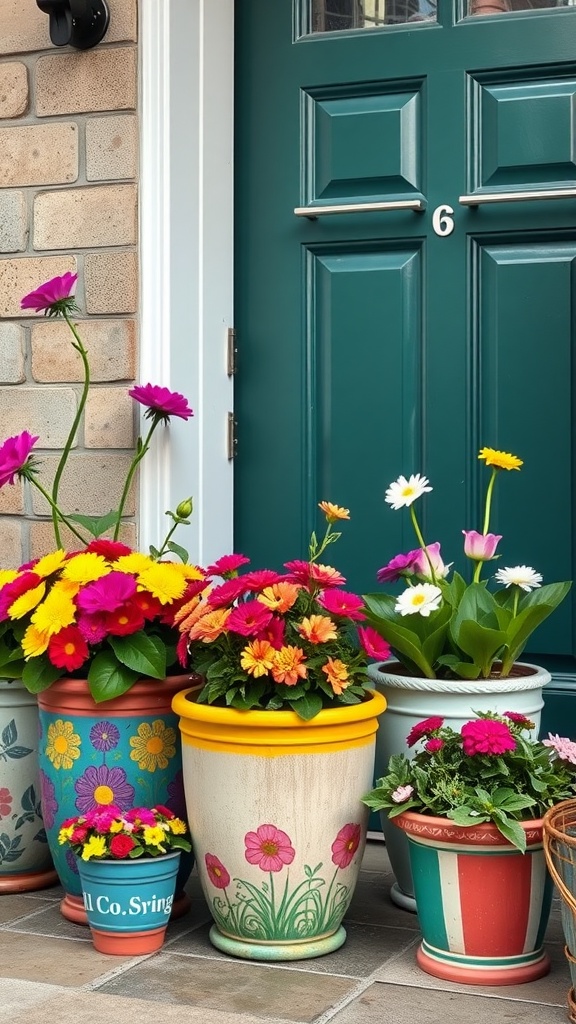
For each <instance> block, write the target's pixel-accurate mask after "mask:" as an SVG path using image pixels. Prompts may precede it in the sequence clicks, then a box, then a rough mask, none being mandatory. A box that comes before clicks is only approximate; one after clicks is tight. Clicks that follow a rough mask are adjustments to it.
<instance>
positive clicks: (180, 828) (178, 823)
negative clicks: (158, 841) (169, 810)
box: [166, 818, 187, 836]
mask: <svg viewBox="0 0 576 1024" xmlns="http://www.w3.org/2000/svg"><path fill="white" fill-rule="evenodd" d="M166 824H167V825H168V828H169V829H170V831H171V832H173V833H174V835H175V836H183V835H184V833H185V832H187V828H186V825H185V823H184V822H183V821H182V818H170V821H168V822H166Z"/></svg>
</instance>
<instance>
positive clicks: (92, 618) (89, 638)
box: [77, 613, 108, 644]
mask: <svg viewBox="0 0 576 1024" xmlns="http://www.w3.org/2000/svg"><path fill="white" fill-rule="evenodd" d="M77 625H78V629H79V630H80V633H81V634H82V636H83V637H84V639H85V641H86V643H87V644H99V643H100V641H101V640H104V638H105V637H106V636H107V635H108V630H107V628H106V616H105V614H104V613H101V614H98V615H82V614H80V615H79V616H78V622H77Z"/></svg>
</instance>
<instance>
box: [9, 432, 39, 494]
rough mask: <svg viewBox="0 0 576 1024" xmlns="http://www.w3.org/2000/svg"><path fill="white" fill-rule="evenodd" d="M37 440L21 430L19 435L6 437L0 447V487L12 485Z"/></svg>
mask: <svg viewBox="0 0 576 1024" xmlns="http://www.w3.org/2000/svg"><path fill="white" fill-rule="evenodd" d="M37 440H38V438H37V437H32V434H29V433H28V431H27V430H23V431H22V433H21V434H15V435H14V437H8V438H7V439H6V441H4V444H2V445H1V446H0V487H3V486H4V484H13V483H14V480H15V478H16V477H17V476H18V474H19V472H20V470H21V469H22V468H23V466H25V464H26V462H27V461H28V457H29V455H30V452H31V451H32V449H33V447H34V445H35V444H36V441H37Z"/></svg>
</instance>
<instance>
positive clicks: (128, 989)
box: [83, 953, 355, 1024]
mask: <svg viewBox="0 0 576 1024" xmlns="http://www.w3.org/2000/svg"><path fill="white" fill-rule="evenodd" d="M354 987H355V982H354V981H352V980H348V979H345V978H339V977H336V978H335V977H333V976H329V975H321V974H312V973H308V972H306V971H303V970H294V969H290V970H285V969H284V970H283V969H278V968H277V967H270V966H267V965H266V966H264V965H262V964H256V963H248V962H245V961H240V960H232V959H229V960H219V961H218V963H217V966H216V963H215V962H214V961H211V962H210V963H207V961H206V960H205V959H200V958H198V957H192V956H182V955H176V954H174V953H160V954H157V955H156V956H154V957H153V958H151V959H149V960H146V961H143V962H141V963H140V964H138V965H136V966H135V967H133V968H131V969H130V970H129V971H126V972H124V973H123V974H121V975H119V976H117V977H115V978H112V979H111V980H110V981H108V982H106V983H105V984H104V985H102V986H101V987H100V988H99V989H98V991H100V992H105V993H107V994H112V993H121V994H122V995H124V996H134V997H136V996H137V997H139V998H140V999H146V1000H150V1001H153V1002H155V1003H156V1002H159V1003H172V1004H179V1005H180V1006H196V1007H205V1008H211V1009H214V1010H222V1011H226V1012H228V1013H235V1014H243V1013H245V1014H254V1015H256V1016H259V1017H262V1016H264V1017H270V1018H272V1019H273V1020H276V1021H277V1020H278V1019H286V1014H287V1013H289V1015H290V1016H289V1019H290V1020H291V1021H295V1022H300V1021H302V1022H307V1021H313V1020H315V1019H316V1017H318V1016H320V1015H321V1014H323V1013H326V1012H327V1011H328V1010H329V1009H330V1008H331V1007H332V1006H334V1005H335V1004H336V1003H338V1002H340V1000H342V999H343V998H344V997H345V996H346V995H348V994H349V993H351V992H352V991H353V990H354ZM149 1012H150V1011H149V1009H148V1013H149ZM155 1014H156V1011H155V1012H154V1016H155ZM83 1024H86V1022H85V1021H84V1022H83Z"/></svg>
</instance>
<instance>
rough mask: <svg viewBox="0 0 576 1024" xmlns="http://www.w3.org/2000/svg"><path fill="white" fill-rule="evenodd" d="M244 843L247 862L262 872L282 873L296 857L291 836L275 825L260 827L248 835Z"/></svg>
mask: <svg viewBox="0 0 576 1024" xmlns="http://www.w3.org/2000/svg"><path fill="white" fill-rule="evenodd" d="M244 843H245V846H246V850H245V851H244V856H245V857H246V860H247V861H248V863H249V864H256V865H257V866H258V867H259V868H261V870H262V871H281V870H282V868H283V867H284V865H285V864H291V863H292V861H293V860H294V857H295V856H296V850H295V849H294V847H293V846H292V841H291V839H290V838H289V836H287V835H286V833H285V832H283V831H282V829H280V828H276V826H275V825H259V826H258V828H257V829H256V831H255V832H247V833H246V835H245V836H244Z"/></svg>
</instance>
